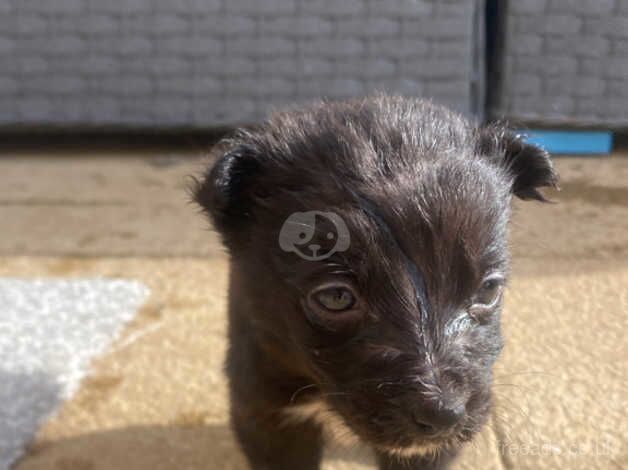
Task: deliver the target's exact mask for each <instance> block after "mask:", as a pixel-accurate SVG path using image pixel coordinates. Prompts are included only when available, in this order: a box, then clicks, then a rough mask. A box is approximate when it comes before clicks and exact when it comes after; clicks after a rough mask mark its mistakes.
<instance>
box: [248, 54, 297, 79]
mask: <svg viewBox="0 0 628 470" xmlns="http://www.w3.org/2000/svg"><path fill="white" fill-rule="evenodd" d="M258 67H259V73H260V74H261V75H264V76H268V77H296V76H299V75H301V74H302V73H303V72H302V67H301V64H300V63H299V61H297V60H296V59H295V58H293V57H278V58H272V57H269V58H268V59H267V60H261V61H259V64H258Z"/></svg>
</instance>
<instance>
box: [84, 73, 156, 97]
mask: <svg viewBox="0 0 628 470" xmlns="http://www.w3.org/2000/svg"><path fill="white" fill-rule="evenodd" d="M92 86H93V87H94V88H95V89H96V90H98V91H100V92H104V93H111V94H114V95H123V96H124V95H134V96H137V95H150V94H151V93H152V92H153V84H152V82H151V80H150V79H149V78H147V77H137V76H133V77H124V76H117V77H98V79H97V80H94V82H93V83H92Z"/></svg>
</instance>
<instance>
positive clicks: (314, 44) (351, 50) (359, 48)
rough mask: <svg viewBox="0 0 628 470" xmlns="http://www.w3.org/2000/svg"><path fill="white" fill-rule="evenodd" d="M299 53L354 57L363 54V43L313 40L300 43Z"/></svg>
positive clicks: (349, 40)
mask: <svg viewBox="0 0 628 470" xmlns="http://www.w3.org/2000/svg"><path fill="white" fill-rule="evenodd" d="M299 46H300V49H301V52H302V53H303V54H305V55H309V56H320V57H338V58H344V57H355V56H359V55H360V54H362V53H363V52H364V42H363V41H358V40H356V39H346V38H344V39H336V38H315V39H312V40H305V41H301V42H300V44H299Z"/></svg>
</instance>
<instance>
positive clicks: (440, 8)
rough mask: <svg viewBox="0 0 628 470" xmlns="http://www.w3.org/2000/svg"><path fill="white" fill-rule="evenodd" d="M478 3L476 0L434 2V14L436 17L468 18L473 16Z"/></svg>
mask: <svg viewBox="0 0 628 470" xmlns="http://www.w3.org/2000/svg"><path fill="white" fill-rule="evenodd" d="M475 7H476V4H475V3H474V2H463V3H462V4H460V3H445V2H434V3H433V6H432V15H433V16H434V17H435V18H451V17H454V16H459V17H464V18H466V19H467V21H468V19H469V18H471V17H472V16H473V12H474V9H475Z"/></svg>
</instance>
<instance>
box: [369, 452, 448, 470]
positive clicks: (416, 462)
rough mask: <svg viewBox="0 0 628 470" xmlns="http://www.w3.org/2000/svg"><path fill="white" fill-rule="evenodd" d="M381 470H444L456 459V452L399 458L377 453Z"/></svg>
mask: <svg viewBox="0 0 628 470" xmlns="http://www.w3.org/2000/svg"><path fill="white" fill-rule="evenodd" d="M375 453H376V455H377V463H378V465H379V468H380V470H444V469H447V468H449V465H450V464H451V462H453V460H454V459H455V458H456V452H449V451H448V452H441V453H439V454H438V456H436V457H434V456H415V457H397V456H395V455H390V454H387V453H383V452H379V451H376V452H375Z"/></svg>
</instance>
